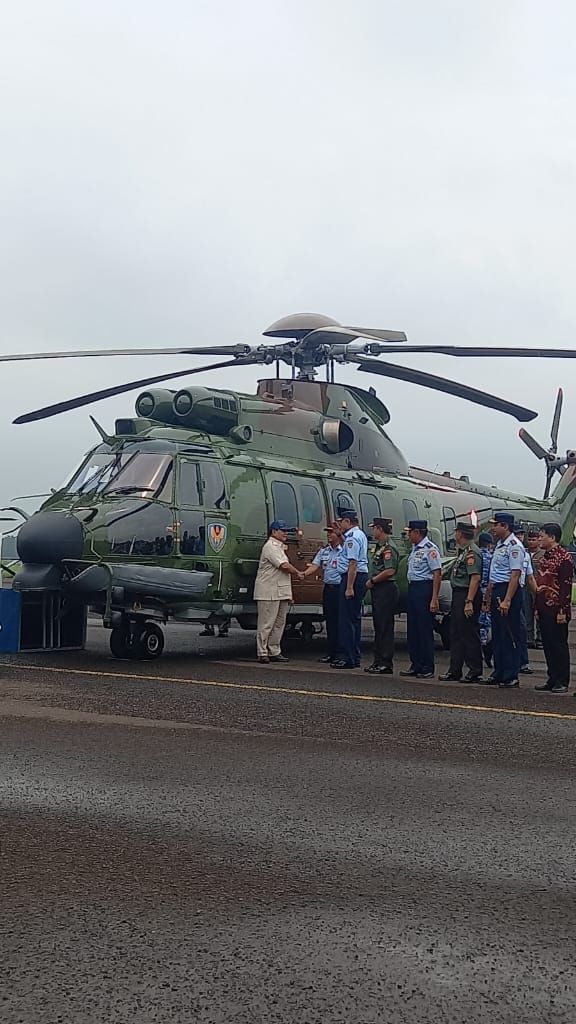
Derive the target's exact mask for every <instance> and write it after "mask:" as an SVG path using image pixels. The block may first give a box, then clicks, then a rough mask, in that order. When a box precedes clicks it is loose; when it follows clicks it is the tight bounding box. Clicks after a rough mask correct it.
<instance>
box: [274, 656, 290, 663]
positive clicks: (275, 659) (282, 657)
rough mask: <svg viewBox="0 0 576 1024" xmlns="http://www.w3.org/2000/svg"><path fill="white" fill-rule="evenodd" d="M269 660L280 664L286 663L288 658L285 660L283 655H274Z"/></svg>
mask: <svg viewBox="0 0 576 1024" xmlns="http://www.w3.org/2000/svg"><path fill="white" fill-rule="evenodd" d="M269 660H270V661H282V662H286V661H290V658H285V657H284V655H283V654H275V655H274V656H273V657H272V658H270V659H269Z"/></svg>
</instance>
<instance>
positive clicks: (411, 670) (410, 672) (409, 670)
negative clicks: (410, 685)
mask: <svg viewBox="0 0 576 1024" xmlns="http://www.w3.org/2000/svg"><path fill="white" fill-rule="evenodd" d="M398 674H399V675H401V676H412V678H413V679H415V678H416V676H417V675H418V673H417V671H416V669H415V668H405V669H404V671H403V672H399V673H398Z"/></svg>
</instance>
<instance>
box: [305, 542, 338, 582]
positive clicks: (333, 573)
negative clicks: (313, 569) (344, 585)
mask: <svg viewBox="0 0 576 1024" xmlns="http://www.w3.org/2000/svg"><path fill="white" fill-rule="evenodd" d="M341 554H342V545H341V544H339V545H338V547H337V548H333V547H332V545H331V544H326V546H325V547H323V548H320V551H317V552H316V554H315V555H314V558H313V559H312V561H313V563H314V565H317V566H319V568H320V569H322V577H323V579H324V583H340V579H341V576H342V573H343V572H344V569H340V564H341V562H340V556H341Z"/></svg>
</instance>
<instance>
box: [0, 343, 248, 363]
mask: <svg viewBox="0 0 576 1024" xmlns="http://www.w3.org/2000/svg"><path fill="white" fill-rule="evenodd" d="M250 351H251V347H250V345H209V346H208V347H204V348H200V347H197V348H186V347H185V346H181V347H180V348H93V349H79V350H78V351H70V352H20V353H15V354H14V355H7V356H3V355H0V363H18V362H22V361H26V360H29V359H92V358H94V359H97V358H101V357H103V356H202V355H206V356H220V355H222V356H242V355H248V354H249V353H250Z"/></svg>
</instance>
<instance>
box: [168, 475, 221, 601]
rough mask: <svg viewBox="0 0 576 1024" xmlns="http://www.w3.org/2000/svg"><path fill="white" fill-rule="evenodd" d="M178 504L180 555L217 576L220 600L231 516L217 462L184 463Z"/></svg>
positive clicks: (214, 581) (215, 593)
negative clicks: (224, 556)
mask: <svg viewBox="0 0 576 1024" xmlns="http://www.w3.org/2000/svg"><path fill="white" fill-rule="evenodd" d="M177 505H178V520H179V525H178V552H179V554H180V556H181V557H182V558H184V559H186V562H187V563H188V560H189V567H190V568H193V569H198V570H205V571H208V572H212V573H213V574H214V575H213V579H212V591H211V594H212V597H214V598H218V597H220V592H221V587H222V578H223V561H222V559H223V552H224V548H225V546H226V542H227V540H228V538H229V518H230V513H229V502H228V495H227V493H226V487H225V485H224V478H223V476H222V470H221V469H220V466H219V464H218V463H217V462H216V461H215V460H209V459H205V460H204V459H181V460H180V465H179V474H178V492H177ZM187 567H188V564H187Z"/></svg>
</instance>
